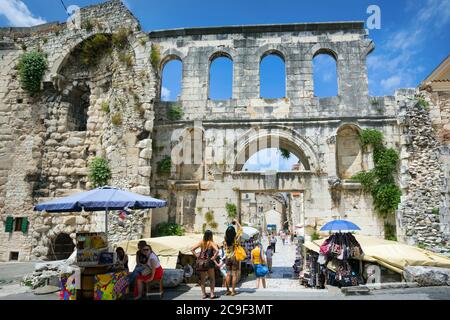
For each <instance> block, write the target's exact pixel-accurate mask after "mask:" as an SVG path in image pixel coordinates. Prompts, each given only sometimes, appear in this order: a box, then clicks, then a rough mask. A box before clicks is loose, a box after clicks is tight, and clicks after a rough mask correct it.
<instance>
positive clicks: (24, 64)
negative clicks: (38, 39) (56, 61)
mask: <svg viewBox="0 0 450 320" xmlns="http://www.w3.org/2000/svg"><path fill="white" fill-rule="evenodd" d="M46 69H47V60H46V59H45V56H44V54H43V53H42V52H40V51H31V52H26V53H24V54H23V55H22V56H21V57H20V60H19V64H18V70H19V77H20V82H21V85H22V88H23V89H25V90H26V91H28V93H29V94H30V95H31V96H33V95H34V94H36V93H38V92H39V91H40V90H41V81H42V77H43V76H44V73H45V70H46Z"/></svg>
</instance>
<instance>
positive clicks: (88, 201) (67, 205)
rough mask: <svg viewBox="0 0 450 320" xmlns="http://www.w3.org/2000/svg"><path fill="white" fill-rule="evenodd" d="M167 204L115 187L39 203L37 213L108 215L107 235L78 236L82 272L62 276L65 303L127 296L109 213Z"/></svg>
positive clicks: (78, 259)
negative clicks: (111, 239)
mask: <svg viewBox="0 0 450 320" xmlns="http://www.w3.org/2000/svg"><path fill="white" fill-rule="evenodd" d="M166 204H167V203H166V201H163V200H159V199H155V198H152V197H149V196H144V195H140V194H136V193H132V192H129V191H125V190H121V189H118V188H114V187H109V186H105V187H100V188H97V189H94V190H90V191H85V192H80V193H76V194H73V195H70V196H67V197H63V198H60V199H55V200H52V201H48V202H45V203H41V204H38V205H36V206H35V207H34V211H46V212H51V213H61V212H71V213H73V212H96V211H104V212H105V232H104V233H78V234H77V235H76V248H77V255H76V265H77V266H78V268H79V269H78V271H76V272H74V273H72V274H64V275H63V276H62V277H61V279H60V280H61V281H60V285H61V294H60V297H61V299H63V300H78V299H98V300H110V299H120V298H121V297H123V295H124V294H125V293H126V287H127V286H128V284H127V283H126V277H125V275H126V274H125V273H124V272H123V271H122V270H120V269H118V268H117V267H115V266H114V263H115V254H114V252H112V251H111V250H110V247H111V246H109V244H108V239H107V234H108V213H109V211H110V210H125V209H150V208H161V207H165V206H166Z"/></svg>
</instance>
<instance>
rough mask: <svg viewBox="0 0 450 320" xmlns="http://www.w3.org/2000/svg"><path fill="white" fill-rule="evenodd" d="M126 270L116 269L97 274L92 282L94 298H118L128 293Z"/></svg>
mask: <svg viewBox="0 0 450 320" xmlns="http://www.w3.org/2000/svg"><path fill="white" fill-rule="evenodd" d="M127 276H128V272H126V271H117V272H108V273H105V274H97V275H96V276H95V284H94V300H120V299H123V298H124V297H125V296H126V295H127V293H128V285H129V282H128V277H127Z"/></svg>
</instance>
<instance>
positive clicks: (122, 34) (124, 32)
mask: <svg viewBox="0 0 450 320" xmlns="http://www.w3.org/2000/svg"><path fill="white" fill-rule="evenodd" d="M130 33H131V30H130V29H127V28H120V29H119V30H117V32H115V33H113V35H112V43H113V45H114V47H117V48H119V49H125V48H126V47H127V45H128V36H129V35H130Z"/></svg>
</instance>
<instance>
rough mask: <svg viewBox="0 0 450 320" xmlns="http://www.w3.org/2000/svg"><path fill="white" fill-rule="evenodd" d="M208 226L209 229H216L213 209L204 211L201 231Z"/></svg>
mask: <svg viewBox="0 0 450 320" xmlns="http://www.w3.org/2000/svg"><path fill="white" fill-rule="evenodd" d="M208 226H209V227H210V228H211V229H217V227H218V226H219V225H218V224H217V222H216V221H215V220H214V211H212V210H208V212H206V213H205V223H204V224H203V226H202V230H203V232H205V231H206V230H207V228H208Z"/></svg>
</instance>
